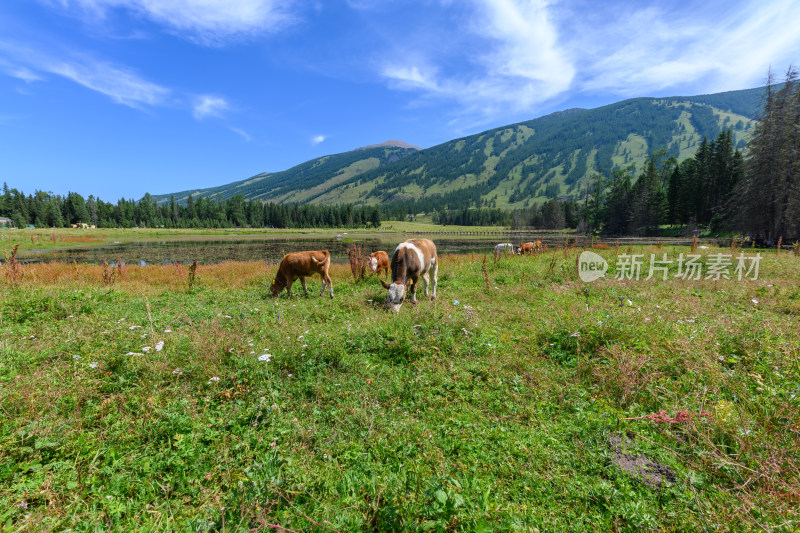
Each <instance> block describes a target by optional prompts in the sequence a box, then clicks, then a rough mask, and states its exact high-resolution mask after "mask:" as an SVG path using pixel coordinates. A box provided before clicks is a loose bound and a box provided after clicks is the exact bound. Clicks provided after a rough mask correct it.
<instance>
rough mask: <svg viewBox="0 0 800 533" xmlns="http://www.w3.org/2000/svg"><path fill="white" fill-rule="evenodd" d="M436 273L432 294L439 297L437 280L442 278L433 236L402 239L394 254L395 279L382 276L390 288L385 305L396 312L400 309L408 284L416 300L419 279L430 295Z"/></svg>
mask: <svg viewBox="0 0 800 533" xmlns="http://www.w3.org/2000/svg"><path fill="white" fill-rule="evenodd" d="M431 274H433V294H432V298H436V283H437V281H438V279H439V255H438V254H437V253H436V245H435V244H433V241H431V240H430V239H409V240H407V241H406V242H402V243H400V244H399V245H398V246H397V248H396V249H395V251H394V254H392V283H391V284H390V283H386V282H385V281H383V280H381V284H382V285H383V286H384V287H386V288H387V289H389V293H388V294H387V295H386V307H388V308H389V310H391V311H394V312H395V313H397V312H399V311H400V306H401V305H403V298H404V297H405V293H406V286H408V285H410V289H409V290H410V293H411V302H413V303H416V302H417V281H418V280H419V278H420V276H422V279H424V280H425V296H428V286H429V285H430V284H431V282H430V277H431Z"/></svg>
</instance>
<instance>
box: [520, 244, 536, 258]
mask: <svg viewBox="0 0 800 533" xmlns="http://www.w3.org/2000/svg"><path fill="white" fill-rule="evenodd" d="M534 246H535V245H534V243H532V242H523V243H522V244H520V245H519V246H518V247H517V253H518V254H520V255H530V254H532V253H534Z"/></svg>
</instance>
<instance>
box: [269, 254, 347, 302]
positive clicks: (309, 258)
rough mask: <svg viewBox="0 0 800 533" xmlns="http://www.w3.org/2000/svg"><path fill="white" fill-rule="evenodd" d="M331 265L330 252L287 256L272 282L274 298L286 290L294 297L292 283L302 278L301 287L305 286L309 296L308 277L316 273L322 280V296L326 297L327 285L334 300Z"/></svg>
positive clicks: (282, 260) (284, 257)
mask: <svg viewBox="0 0 800 533" xmlns="http://www.w3.org/2000/svg"><path fill="white" fill-rule="evenodd" d="M330 265H331V254H330V252H328V250H318V251H314V252H294V253H291V254H286V255H285V256H283V259H281V264H280V265H279V266H278V273H277V274H275V279H273V280H272V286H271V287H270V290H271V291H272V296H277V295H279V294H280V293H281V291H283V289H284V288H286V295H287V296H291V295H292V292H291V291H292V283H294V280H296V279H298V278H300V285H302V286H303V291H304V292H305V293H306V294H308V290H307V289H306V276H310V275H312V274H314V273H319V275H320V277H321V278H322V292H320V294H319V295H320V296H324V295H325V284H326V283H327V284H328V288H329V290H330V293H331V298H333V282H331V277H330V275H328V267H330Z"/></svg>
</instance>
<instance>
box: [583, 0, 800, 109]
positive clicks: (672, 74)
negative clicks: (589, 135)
mask: <svg viewBox="0 0 800 533" xmlns="http://www.w3.org/2000/svg"><path fill="white" fill-rule="evenodd" d="M712 7H715V8H714V9H708V10H706V11H698V10H696V9H685V10H683V11H671V12H670V11H665V10H662V9H660V8H655V7H650V8H642V9H639V10H635V8H633V9H631V10H630V11H629V12H628V14H627V16H626V17H624V18H616V17H610V18H609V20H604V21H603V22H602V24H597V25H594V26H592V25H590V24H585V25H583V26H582V27H579V28H575V32H574V33H575V34H576V35H580V36H581V37H580V38H578V39H575V40H574V41H573V42H572V43H571V46H572V47H573V49H574V50H576V51H577V50H581V51H584V53H583V54H582V55H581V61H580V69H581V78H582V82H581V83H580V86H581V89H582V90H584V91H590V92H593V91H609V92H613V93H615V94H620V95H624V96H632V95H640V96H641V95H645V94H647V93H649V92H654V91H663V90H665V89H668V88H670V87H679V86H685V85H686V84H697V83H701V84H702V85H703V88H702V89H698V90H707V91H710V92H713V91H718V90H731V89H741V88H743V87H744V86H747V85H751V84H753V83H758V82H759V81H761V80H763V77H764V74H765V72H766V69H767V68H768V66H769V65H770V64H771V63H772V64H775V63H776V62H777V64H782V62H785V63H786V64H788V63H792V62H794V61H796V60H797V57H796V55H795V57H791V53H790V54H788V55H789V57H787V53H786V51H792V50H793V51H795V54H796V51H797V50H798V49H800V32H797V30H796V28H795V27H793V26H792V25H791V24H786V21H788V20H800V3H797V2H793V1H791V0H790V1H786V0H775V1H766V0H759V1H758V2H742V3H739V4H738V5H736V4H727V5H726V7H727V9H717V8H719V7H720V6H712ZM609 36H624V38H609Z"/></svg>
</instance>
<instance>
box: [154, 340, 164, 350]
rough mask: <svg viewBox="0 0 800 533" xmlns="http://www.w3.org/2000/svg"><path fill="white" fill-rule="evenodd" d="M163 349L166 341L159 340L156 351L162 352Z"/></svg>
mask: <svg viewBox="0 0 800 533" xmlns="http://www.w3.org/2000/svg"><path fill="white" fill-rule="evenodd" d="M163 349H164V341H158V342H157V343H156V351H157V352H160V351H161V350H163Z"/></svg>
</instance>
